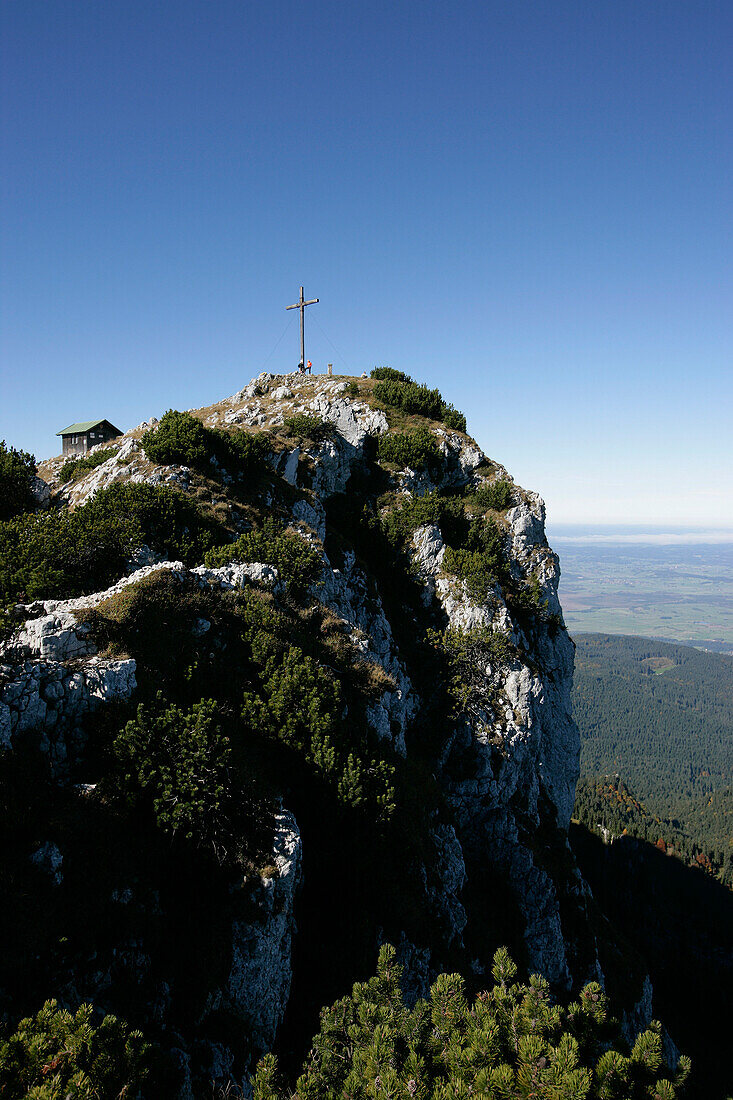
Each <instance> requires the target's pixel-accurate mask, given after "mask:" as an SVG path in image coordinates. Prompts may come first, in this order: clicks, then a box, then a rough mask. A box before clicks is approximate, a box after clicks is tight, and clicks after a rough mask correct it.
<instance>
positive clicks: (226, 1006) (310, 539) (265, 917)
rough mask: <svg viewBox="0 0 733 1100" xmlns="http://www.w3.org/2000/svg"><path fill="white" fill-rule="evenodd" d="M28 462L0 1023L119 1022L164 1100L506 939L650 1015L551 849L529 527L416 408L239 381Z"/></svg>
mask: <svg viewBox="0 0 733 1100" xmlns="http://www.w3.org/2000/svg"><path fill="white" fill-rule="evenodd" d="M39 472H40V473H41V475H42V477H43V478H44V480H45V481H46V482H47V483H48V484H49V486H50V489H51V507H50V508H49V509H47V510H46V511H39V512H38V513H36V514H26V515H23V516H20V517H17V518H16V519H14V520H12V521H10V523H11V524H13V525H15V526H14V527H13V533H14V534H13V537H14V538H15V540H16V541H15V543H14V544H13V545H16V544H17V545H19V546H22V547H23V552H22V555H21V556H16V558H13V562H14V564H13V566H12V568H10V567H8V568H6V569H5V572H4V573H3V575H2V583H3V585H4V596H5V599H6V601H7V599H9V598H10V599H13V600H15V601H16V604H15V609H14V620H13V623H12V629H11V630H9V631H8V632H7V636H6V639H5V641H4V643H3V650H2V656H1V657H0V659H1V660H2V662H3V663H2V666H1V667H0V741H1V742H2V743H3V744H4V745H5V746H6V747H7V748H8V749H10V750H11V752H10V753H8V754H6V764H7V761H8V760H10V761H11V762H12V766H10V765H8V767H9V768H10V771H9V773H8V775H6V780H5V781H6V783H7V784H9V787H8V789H9V790H10V792H11V793H10V803H11V804H12V807H13V813H12V815H11V816H12V823H11V824H12V831H13V851H14V855H13V860H14V866H15V867H16V870H15V877H14V878H12V881H11V882H10V885H9V886H8V892H9V895H10V896H9V898H8V899H6V900H7V903H8V906H12V905H13V904H15V909H14V910H13V911H14V912H17V913H18V917H17V919H14V920H13V921H12V922H11V924H12V927H11V928H10V930H9V932H8V933H7V935H6V944H5V946H6V948H7V949H8V950H7V951H6V957H7V958H8V959H10V960H12V961H10V962H9V963H7V964H6V965H5V966H4V969H3V973H2V974H0V986H1V987H2V989H3V991H4V996H5V1001H6V1003H7V1004H8V1005H10V1006H12V1012H13V1013H14V1014H15V1015H17V1014H18V1013H24V1012H28V1013H29V1012H31V1011H35V1009H36V1008H37V1007H38V1005H40V1004H41V1003H42V1002H43V1000H44V999H45V998H46V997H47V996H49V995H53V996H54V997H56V998H58V999H60V1000H61V1001H62V1002H63V1003H68V1004H72V1003H75V1004H78V1003H79V1001H80V1000H90V1001H93V1002H94V1004H95V1005H97V1006H98V1007H100V1008H102V1009H103V1010H105V1011H107V1012H116V1013H118V1014H120V1015H123V1016H125V1017H126V1018H127V1019H129V1020H131V1021H132V1022H133V1023H134V1024H135V1026H140V1027H142V1028H143V1030H144V1031H145V1032H146V1034H148V1035H150V1036H153V1037H155V1038H156V1039H157V1040H158V1042H159V1043H160V1044H161V1048H162V1049H163V1050H164V1051H165V1052H167V1053H166V1057H167V1058H168V1064H169V1065H170V1066H172V1067H173V1069H171V1070H170V1072H171V1073H173V1076H174V1077H175V1081H176V1082H177V1083H176V1084H175V1085H171V1094H178V1095H181V1096H184V1095H192V1094H193V1093H192V1092H191V1090H192V1089H193V1090H194V1091H195V1090H196V1089H197V1088H198V1087H199V1086H200V1083H201V1082H202V1081H207V1080H211V1079H215V1080H220V1081H224V1080H226V1079H228V1077H229V1076H230V1075H232V1074H233V1075H234V1076H235V1077H236V1078H237V1079H238V1080H242V1079H243V1077H244V1075H246V1073H247V1072H248V1071H249V1070H250V1069H251V1068H252V1066H253V1064H254V1061H255V1059H256V1058H257V1057H258V1056H259V1055H260V1054H261V1053H262V1052H264V1051H266V1050H268V1049H269V1048H270V1047H271V1046H272V1044H273V1043H274V1042H276V1041H277V1042H279V1043H280V1044H281V1045H282V1046H283V1047H284V1048H285V1049H292V1050H297V1051H300V1050H301V1049H302V1047H303V1046H304V1042H305V1038H306V1036H307V1035H310V1034H311V1033H312V1031H313V1030H314V1028H315V1026H316V1024H317V1013H318V1010H319V1009H320V1007H321V1006H322V1005H323V1004H324V1003H326V1002H327V1001H329V1000H332V999H333V998H334V997H336V996H340V995H342V994H343V992H344V991H345V990H346V989H348V987H349V986H350V984H351V983H352V982H353V981H354V980H355V979H357V978H363V977H364V976H365V975H366V974H368V973H371V972H372V970H373V966H374V959H375V957H376V951H377V949H378V946H379V944H380V943H383V942H386V941H389V942H391V943H392V944H394V945H395V947H396V949H397V958H398V959H399V961H400V962H401V964H402V966H403V967H404V972H403V982H404V986H405V992H406V996H407V998H408V1001H409V1000H410V999H412V1000H414V998H415V997H417V996H422V995H424V994H425V993H426V992H427V990H428V988H429V984H430V982H431V981H432V980H433V979H434V977H435V976H436V974H437V973H438V972H439V971H440V970H441V969H445V968H451V969H459V970H461V971H462V973H464V974H469V975H472V979H471V980H472V981H473V983H474V988H475V989H480V988H483V987H484V986H485V984H486V982H487V980H488V977H489V975H490V972H491V965H492V957H493V955H494V951H495V949H496V947H497V946H498V945H499V944H507V945H508V946H509V947H510V949H511V950H512V952H513V953H514V955H515V957H516V958H517V960H518V961H519V963H520V965H522V966H523V967H525V968H529V969H531V970H537V971H540V972H541V973H542V974H544V975H545V977H546V978H547V979H548V981H549V982H550V983H551V986H552V987H553V988H554V989H555V991H558V992H559V991H568V990H570V989H571V988H572V989H574V988H576V987H578V986H579V985H580V984H582V983H583V982H586V981H588V980H600V981H602V982H603V981H604V976H605V979H606V980H607V981H608V983H609V987H611V992H613V993H615V994H617V995H619V996H620V998H621V1000H620V1002H619V1004H618V1005H617V1007H618V1008H619V1009H621V1010H624V1011H626V1013H627V1024H628V1028H629V1030H631V1031H633V1030H634V1029H638V1028H639V1027H640V1026H642V1025H646V1023H648V1020H649V1015H650V1009H651V1002H650V998H651V991H650V987H649V984H648V981H647V980H646V978H645V975H644V973H643V972H642V971H640V970H639V969H638V967H635V963H634V960H633V959H629V958H624V957H623V956H622V954H621V951H620V948H619V947H618V945H617V944H614V943H613V942H612V941H611V940H610V937H609V933H608V932H606V931H604V922H603V921H602V920H601V919H600V918H599V916H598V915H597V912H596V909H595V906H594V903H593V899H592V897H591V896H590V892H589V890H588V888H587V887H586V885H585V883H584V881H583V879H582V877H581V875H580V873H579V871H578V869H577V867H576V865H575V861H574V858H573V856H572V853H571V851H570V848H569V845H568V840H567V832H568V826H569V822H570V815H571V810H572V805H573V794H574V790H575V784H576V780H577V777H578V760H579V738H578V732H577V729H576V727H575V725H574V723H573V720H572V717H571V712H570V689H571V682H572V671H573V644H572V642H571V640H570V638H569V637H568V634H567V632H566V629H565V626H564V623H563V619H562V612H561V608H560V604H559V602H558V596H557V585H558V579H559V567H558V559H557V557H556V555H555V554H554V553H553V552H552V550H551V549H550V547H549V546H548V544H547V540H546V537H545V509H544V505H543V502H542V501H541V500H540V498H539V497H538V496H537V495H536V494H535V493H532V492H529V491H526V490H524V489H522V488H520V487H519V486H518V485H516V484H515V483H514V481H513V480H512V478H511V477H510V475H509V474H508V473H507V471H506V470H505V469H504V468H503V467H502V466H500V465H499V464H498V463H496V462H495V461H493V460H491V459H489V458H487V456H486V455H485V454H484V453H483V451H482V450H481V448H480V447H479V446H478V444H477V443H476V442H475V441H474V440H472V439H471V438H470V437H469V436H468V435H467V434H466V432H465V418H463V417H462V415H461V414H460V413H459V412H457V410H455V409H453V408H452V406H450V405H448V404H447V403H446V402H445V401H444V400H443V398H442V396H441V395H440V394H439V393H438V391H437V390H430V389H428V388H427V387H425V386H420V385H418V384H417V383H415V382H413V381H412V379H410V378H408V377H407V376H406V375H404V374H401V373H400V372H397V371H391V370H389V369H387V368H384V369H381V370H377V371H375V372H373V377H371V378H369V379H366V378H357V379H349V378H340V377H334V378H332V377H326V376H314V377H310V376H304V375H298V374H296V375H281V376H277V375H272V374H260V375H259V377H257V378H256V379H254V380H253V381H251V382H250V383H249V384H248V385H247V386H245V387H244V388H243V389H241V390H240V391H239V392H238V393H236V394H234V395H233V396H232V397H229V398H226V399H225V400H222V401H219V402H218V403H216V404H214V405H212V406H210V407H208V408H203V409H195V410H191V412H188V413H181V412H174V411H171V412H168V413H166V414H165V416H163V417H162V418H161V420H160V421H157V420H155V419H152V420H151V421H149V422H146V423H143V424H141V425H139V426H138V427H137V428H136V429H134V430H133V431H130V432H127V433H126V434H125V435H123V436H122V437H121V438H120V439H118V440H117V441H116V444H115V446H113V447H108V446H106V445H103V446H102V447H100V448H94V449H93V450H92V451H91V452H90V454H89V455H87V456H85V457H84V458H82V459H75V460H72V461H71V462H69V461H66V462H64V461H63V460H62V459H54V460H51V461H49V462H47V463H45V464H44V465H43V466H42V468H41V470H40V471H39ZM3 545H4V544H3ZM8 546H10V543H9V542H8ZM0 551H2V552H3V553H4V554H6V555H8V556H11V554H12V553H15V551H11V550H10V549H8V548H7V547H6V549H5V550H3V547H2V546H0ZM19 554H20V552H18V555H19ZM29 776H30V778H29ZM29 898H31V899H33V901H32V906H31V909H32V910H33V912H38V911H44V909H45V910H46V911H47V912H48V913H52V914H53V919H52V920H50V919H48V918H42V919H40V920H39V923H38V927H37V928H35V930H34V932H33V935H32V936H30V937H29V935H28V927H27V922H28V917H27V914H28V912H29V908H28V904H29V903H28V899H29ZM21 899H23V901H22V904H21ZM6 911H7V909H6ZM23 914H25V917H24V915H23ZM34 919H35V918H34ZM197 1083H198V1084H197Z"/></svg>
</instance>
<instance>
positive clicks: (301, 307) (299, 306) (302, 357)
mask: <svg viewBox="0 0 733 1100" xmlns="http://www.w3.org/2000/svg"><path fill="white" fill-rule="evenodd" d="M317 301H318V299H317V298H311V299H310V301H309V302H306V300H305V298H304V297H303V288H302V287H301V288H300V299H299V301H297V302H293V304H292V305H291V306H285V308H286V309H299V310H300V366H301V370H305V307H306V306H314V305H315V304H316V302H317Z"/></svg>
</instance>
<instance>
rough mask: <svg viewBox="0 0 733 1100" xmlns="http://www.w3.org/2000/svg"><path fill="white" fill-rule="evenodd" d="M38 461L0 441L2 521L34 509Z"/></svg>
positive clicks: (0, 518)
mask: <svg viewBox="0 0 733 1100" xmlns="http://www.w3.org/2000/svg"><path fill="white" fill-rule="evenodd" d="M35 476H36V460H35V458H34V457H33V455H32V454H29V453H28V452H27V451H18V450H16V449H15V447H8V446H6V443H5V440H4V439H2V440H0V520H6V519H11V517H12V516H17V515H19V514H20V513H21V512H27V511H29V510H30V509H31V508H33V504H34V501H33V493H32V486H33V478H34V477H35Z"/></svg>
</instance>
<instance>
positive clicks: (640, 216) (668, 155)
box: [0, 0, 733, 527]
mask: <svg viewBox="0 0 733 1100" xmlns="http://www.w3.org/2000/svg"><path fill="white" fill-rule="evenodd" d="M1 12H2V15H1V18H2V50H3V56H2V59H0V60H1V68H2V75H1V77H0V79H1V81H2V85H1V87H2V164H3V172H2V176H3V179H2V184H0V188H1V190H0V196H1V200H0V201H1V206H2V240H1V241H0V248H1V252H0V264H1V267H2V271H1V278H2V285H1V287H0V290H1V292H2V303H1V309H2V337H1V339H2V344H1V347H0V352H1V353H2V383H1V389H0V438H2V437H3V436H4V437H5V438H7V440H8V441H9V442H11V443H13V444H14V445H16V446H20V447H24V448H26V449H29V450H32V451H34V452H35V453H36V454H37V456H38V457H45V456H48V455H50V454H53V453H55V452H57V450H58V444H57V441H56V440H55V437H54V433H55V432H56V431H57V430H58V429H59V428H61V427H63V426H65V425H66V424H67V423H69V422H70V421H74V420H82V419H89V418H92V417H95V416H105V417H108V418H109V419H110V420H112V421H113V422H114V423H116V424H117V425H118V426H119V427H121V428H129V427H132V426H133V425H135V424H137V423H139V422H140V421H141V420H143V419H146V418H148V417H149V416H151V415H153V414H156V415H160V413H161V412H163V411H164V410H165V409H166V408H168V407H171V406H172V407H178V408H190V407H195V406H200V405H203V404H209V403H211V402H212V401H214V400H217V399H218V398H220V397H222V396H224V395H226V394H229V393H232V392H233V391H235V390H236V389H238V388H239V387H240V386H241V385H243V384H244V383H245V382H247V381H248V380H249V378H250V377H251V376H252V375H254V374H256V373H258V372H259V371H260V370H261V369H262V368H263V366H264V365H266V366H267V368H268V369H271V370H276V371H284V370H289V369H292V368H293V367H295V365H296V364H297V360H298V330H297V314H296V312H295V311H291V312H290V313H286V312H285V309H284V307H285V306H286V305H288V304H290V303H291V302H293V301H295V300H296V298H297V295H298V287H299V286H300V284H301V283H302V284H303V285H304V286H305V290H306V294H307V296H308V297H319V298H320V303H319V305H317V306H313V307H312V308H311V309H310V310H309V311H308V314H307V321H306V332H307V339H308V347H307V354H308V356H309V358H311V359H312V360H313V363H314V366H315V368H316V370H322V369H325V364H326V363H327V362H328V361H331V362H333V363H334V365H335V367H336V368H337V369H340V370H343V371H344V372H346V373H361V371H362V370H369V369H370V368H371V367H373V366H374V365H375V364H388V365H391V366H394V367H397V368H399V369H401V370H406V371H408V372H409V373H411V374H413V375H414V376H415V377H417V378H419V379H421V380H424V381H427V382H429V383H430V384H431V385H437V386H439V387H440V389H441V390H442V392H443V393H444V395H445V396H446V397H447V398H449V399H450V400H452V401H453V403H454V404H455V405H456V406H458V407H459V408H462V409H464V410H465V411H466V413H467V415H468V422H469V430H470V431H471V432H472V433H473V434H474V435H475V436H476V438H477V439H478V440H479V442H480V443H481V444H482V446H483V447H484V448H485V450H486V451H487V453H488V454H489V455H491V456H492V457H493V458H496V459H497V460H499V461H501V462H503V463H504V464H505V465H506V466H507V467H508V469H509V470H510V472H511V473H512V474H513V475H514V476H515V478H516V479H517V480H518V481H519V482H520V483H521V484H523V485H525V486H527V487H528V488H533V489H536V490H537V491H539V492H540V493H541V494H542V495H543V496H544V497H545V499H546V500H547V503H548V512H549V514H550V517H551V519H553V520H554V521H556V522H579V523H580V522H592V523H602V522H628V523H646V522H648V523H676V524H678V525H679V524H685V523H689V524H711V525H714V526H716V527H720V526H725V525H728V526H733V457H732V452H733V447H732V445H731V427H730V424H731V410H732V409H733V383H732V382H731V370H730V364H731V358H732V356H731V351H732V349H733V338H732V328H733V325H732V323H731V317H732V316H733V308H732V298H733V295H732V293H731V292H732V291H733V278H732V277H731V263H730V257H731V223H732V221H733V217H732V212H731V180H732V179H733V139H732V137H731V134H732V132H733V127H732V125H731V124H732V123H733V117H732V116H733V110H732V106H733V96H732V95H731V90H732V89H731V85H732V83H733V77H732V74H733V58H732V57H731V52H732V51H731V46H730V43H731V41H732V40H733V7H732V6H731V5H730V4H729V3H727V2H725V3H724V2H720V3H717V2H715V0H708V2H704V3H701V2H695V0H686V2H683V0H663V2H644V0H607V2H604V0H598V2H593V3H588V2H587V0H582V2H581V0H578V2H576V3H565V2H562V0H555V2H552V3H542V2H532V3H530V2H524V0H505V2H502V3H496V2H493V0H481V2H475V3H474V2H465V3H460V2H458V3H455V2H454V3H451V4H448V3H445V2H442V3H435V2H422V3H416V2H415V3H413V2H403V0H390V2H381V0H377V2H370V3H366V4H361V5H356V4H349V3H344V2H343V0H338V2H334V3H324V2H320V0H312V2H311V3H309V4H303V3H298V4H296V3H290V2H277V0H274V2H271V3H268V4H254V3H245V2H242V0H240V2H237V3H233V2H228V0H209V2H205V0H199V2H191V0H175V2H173V0H158V2H151V0H145V2H140V0H125V3H112V2H111V0H93V2H88V0H68V2H63V3H62V2H54V0H43V2H38V0H7V2H6V3H5V4H4V5H2V9H1ZM291 319H292V321H291ZM288 323H290V327H289V329H288V330H287V331H286V333H285V336H284V338H283V339H282V341H281V343H280V344H279V346H278V347H277V349H276V351H275V352H274V354H272V355H271V357H270V358H269V359H268V356H270V354H271V352H272V350H273V347H274V346H275V344H276V342H277V341H278V339H279V338H280V337H281V336H282V334H283V331H284V330H285V328H286V325H288Z"/></svg>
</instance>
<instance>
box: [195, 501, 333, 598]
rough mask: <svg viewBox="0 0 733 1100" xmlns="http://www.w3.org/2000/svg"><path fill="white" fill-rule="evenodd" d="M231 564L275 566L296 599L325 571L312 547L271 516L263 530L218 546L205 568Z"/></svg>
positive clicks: (254, 531)
mask: <svg viewBox="0 0 733 1100" xmlns="http://www.w3.org/2000/svg"><path fill="white" fill-rule="evenodd" d="M232 561H240V562H264V563H265V564H266V565H274V566H275V567H276V569H277V570H278V572H279V574H280V580H281V581H283V583H284V584H285V585H286V586H287V587H288V589H289V590H290V591H291V592H292V593H293V594H294V595H297V594H300V593H303V592H305V591H306V590H307V589H308V588H309V587H310V585H312V584H314V583H315V582H316V581H317V580H318V578H319V577H320V574H321V569H322V565H321V560H320V558H319V556H318V554H317V552H316V551H315V550H314V549H313V547H312V546H311V545H310V544H309V543H308V542H306V540H305V539H304V538H302V537H301V536H300V535H298V534H296V533H295V532H294V531H287V530H285V529H284V528H283V527H282V525H281V524H279V523H278V522H277V520H275V519H273V518H272V517H271V516H269V517H268V518H267V519H266V520H265V522H264V523H263V524H262V526H261V527H258V528H255V529H254V530H253V531H248V532H247V533H246V534H244V535H240V536H239V538H238V539H237V540H236V542H231V543H229V544H228V545H226V546H218V547H216V549H213V550H210V551H209V552H208V553H207V554H206V564H207V565H210V566H214V567H216V566H219V565H228V564H229V562H232Z"/></svg>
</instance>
